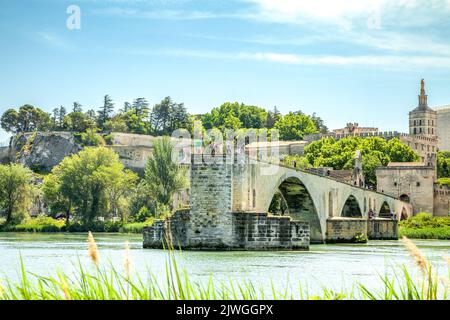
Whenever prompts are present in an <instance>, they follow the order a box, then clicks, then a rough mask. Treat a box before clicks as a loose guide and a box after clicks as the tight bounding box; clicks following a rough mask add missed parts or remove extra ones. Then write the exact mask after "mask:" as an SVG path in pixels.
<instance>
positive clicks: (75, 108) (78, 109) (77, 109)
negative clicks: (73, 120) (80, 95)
mask: <svg viewBox="0 0 450 320" xmlns="http://www.w3.org/2000/svg"><path fill="white" fill-rule="evenodd" d="M82 107H83V106H82V105H81V104H80V103H79V102H77V101H75V102H74V103H73V108H72V112H80V113H81V112H83V109H82Z"/></svg>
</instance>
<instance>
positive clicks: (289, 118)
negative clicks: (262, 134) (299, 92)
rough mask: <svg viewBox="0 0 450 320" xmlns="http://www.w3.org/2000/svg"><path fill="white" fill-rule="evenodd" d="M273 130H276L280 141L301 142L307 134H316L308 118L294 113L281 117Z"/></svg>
mask: <svg viewBox="0 0 450 320" xmlns="http://www.w3.org/2000/svg"><path fill="white" fill-rule="evenodd" d="M275 128H276V129H278V131H279V133H280V139H281V140H301V139H303V137H304V136H305V135H307V134H311V133H317V132H318V130H317V128H316V125H315V124H314V121H313V120H312V119H311V117H310V116H307V115H304V114H301V113H294V112H289V113H288V114H287V115H285V116H283V117H281V118H280V119H279V120H278V121H277V122H276V123H275Z"/></svg>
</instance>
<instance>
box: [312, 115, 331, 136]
mask: <svg viewBox="0 0 450 320" xmlns="http://www.w3.org/2000/svg"><path fill="white" fill-rule="evenodd" d="M311 120H312V121H313V122H314V124H315V126H316V128H317V130H319V132H320V133H328V127H327V126H326V125H325V122H324V121H323V120H322V118H321V117H319V116H317V115H316V113H315V112H314V113H313V114H312V116H311Z"/></svg>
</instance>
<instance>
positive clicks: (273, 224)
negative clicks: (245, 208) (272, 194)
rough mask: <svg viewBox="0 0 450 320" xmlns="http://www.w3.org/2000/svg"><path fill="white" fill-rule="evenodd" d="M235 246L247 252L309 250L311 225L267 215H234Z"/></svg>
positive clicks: (288, 218)
mask: <svg viewBox="0 0 450 320" xmlns="http://www.w3.org/2000/svg"><path fill="white" fill-rule="evenodd" d="M233 218H234V219H233V233H234V234H235V236H236V244H235V246H236V247H237V248H240V249H245V250H271V249H272V250H273V249H289V250H291V249H294V250H296V249H297V250H298V249H303V250H307V249H308V248H309V240H310V239H309V224H308V223H307V222H301V221H295V220H291V218H290V217H278V216H268V215H267V213H253V212H251V213H234V214H233Z"/></svg>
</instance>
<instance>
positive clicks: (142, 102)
mask: <svg viewBox="0 0 450 320" xmlns="http://www.w3.org/2000/svg"><path fill="white" fill-rule="evenodd" d="M133 108H134V110H135V114H136V116H138V117H142V118H145V117H147V116H148V113H149V110H150V108H149V103H148V101H147V99H145V98H137V99H135V100H134V101H133Z"/></svg>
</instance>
